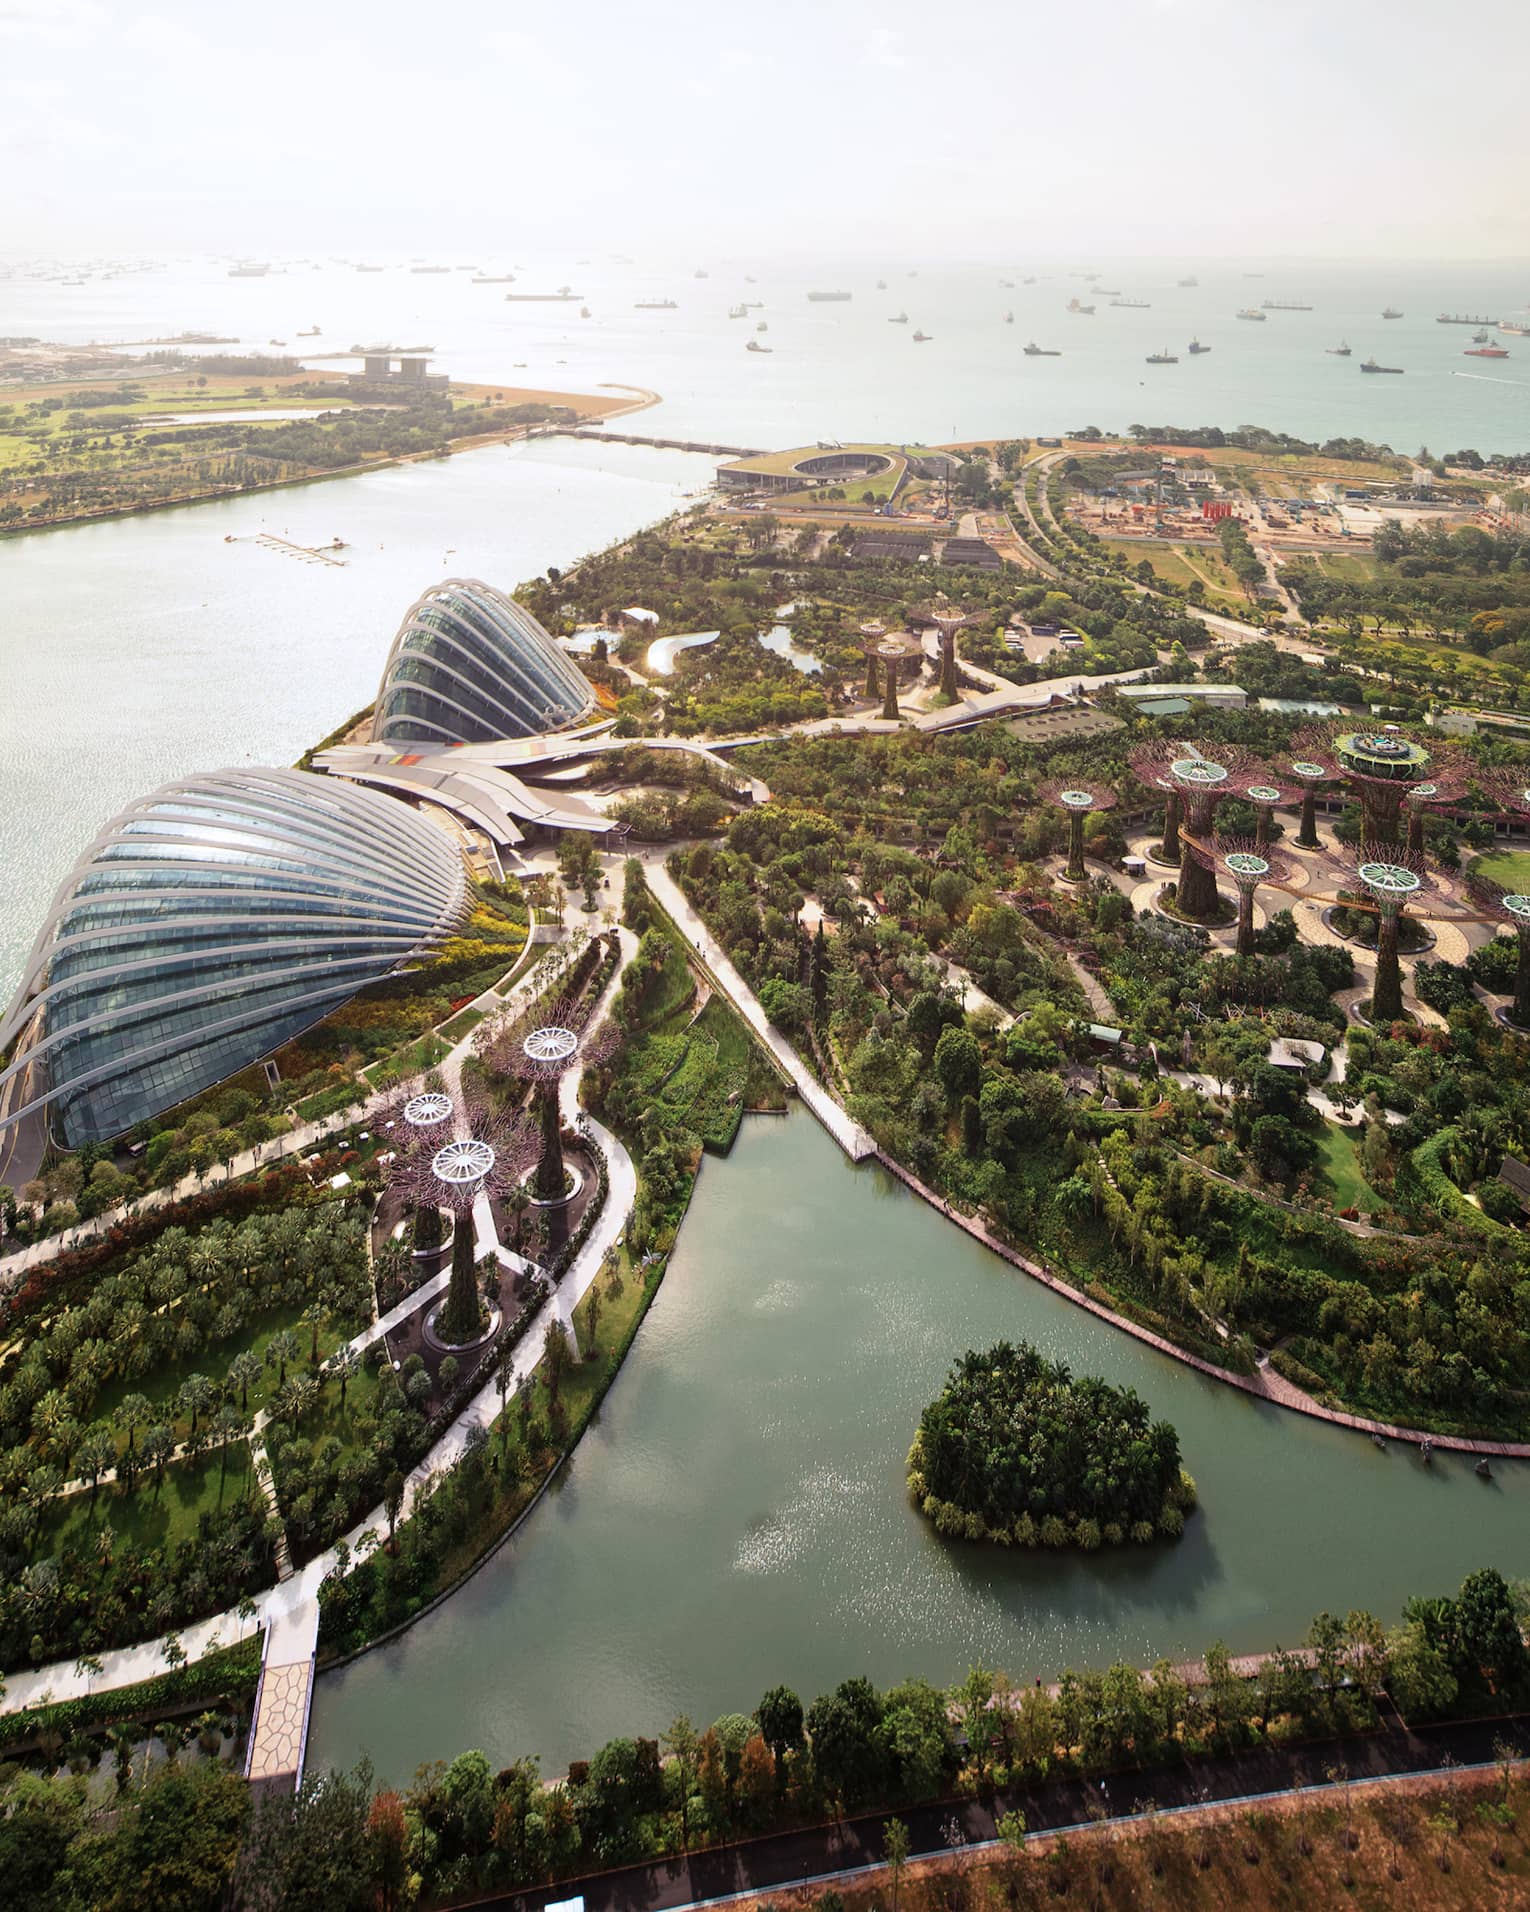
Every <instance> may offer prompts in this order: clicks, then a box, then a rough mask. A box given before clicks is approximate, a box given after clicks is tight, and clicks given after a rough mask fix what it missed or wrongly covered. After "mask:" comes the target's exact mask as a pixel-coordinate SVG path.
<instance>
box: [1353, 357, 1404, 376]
mask: <svg viewBox="0 0 1530 1912" xmlns="http://www.w3.org/2000/svg"><path fill="white" fill-rule="evenodd" d="M1402 369H1403V368H1402V367H1401V366H1400V365H1378V364H1377V363H1376V361H1375V359H1373V358H1368V359H1362V360H1361V362H1360V370H1361V371H1362V372H1398V373H1400V372H1401V371H1402Z"/></svg>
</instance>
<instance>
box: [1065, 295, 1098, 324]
mask: <svg viewBox="0 0 1530 1912" xmlns="http://www.w3.org/2000/svg"><path fill="white" fill-rule="evenodd" d="M1068 310H1069V311H1070V312H1077V313H1078V315H1079V316H1080V318H1085V319H1092V318H1093V317H1094V307H1093V306H1092V305H1080V304H1079V302H1078V300H1077V299H1069V301H1068Z"/></svg>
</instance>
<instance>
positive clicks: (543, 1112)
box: [481, 997, 618, 1203]
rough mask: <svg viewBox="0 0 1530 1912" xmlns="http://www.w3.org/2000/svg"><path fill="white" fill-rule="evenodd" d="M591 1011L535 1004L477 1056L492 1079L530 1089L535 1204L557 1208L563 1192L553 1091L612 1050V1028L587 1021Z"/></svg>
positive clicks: (568, 1004)
mask: <svg viewBox="0 0 1530 1912" xmlns="http://www.w3.org/2000/svg"><path fill="white" fill-rule="evenodd" d="M594 1008H595V1004H594V1003H593V1001H589V1000H586V999H584V998H572V997H570V998H565V999H564V1000H563V1001H561V1002H556V1003H552V1004H546V1003H541V1004H536V1005H534V1006H533V1007H532V1008H530V1009H528V1010H526V1011H525V1013H524V1014H522V1015H520V1016H518V1017H516V1018H515V1020H514V1021H513V1022H511V1023H509V1024H508V1025H507V1026H505V1027H502V1028H497V1029H495V1030H493V1031H492V1032H491V1033H490V1035H489V1037H488V1040H487V1041H486V1042H485V1043H484V1045H483V1048H482V1051H481V1053H482V1055H483V1058H484V1061H485V1062H486V1063H487V1065H488V1067H489V1068H490V1069H491V1070H492V1071H493V1072H494V1073H495V1074H496V1075H501V1076H511V1077H513V1078H515V1079H516V1080H518V1081H521V1082H525V1083H527V1084H529V1085H530V1086H531V1088H532V1091H533V1099H534V1101H535V1103H536V1106H537V1115H538V1119H539V1124H540V1130H541V1142H540V1147H539V1150H538V1155H537V1172H536V1179H535V1183H534V1187H535V1191H536V1199H537V1200H538V1201H539V1202H544V1203H554V1202H561V1201H563V1199H564V1197H565V1194H566V1192H567V1183H568V1175H567V1170H566V1168H565V1165H564V1161H563V1121H562V1115H561V1112H560V1109H559V1085H560V1084H561V1083H562V1080H563V1078H564V1077H565V1076H566V1075H568V1074H569V1072H570V1071H571V1070H573V1069H582V1068H592V1067H595V1066H598V1065H599V1064H600V1063H602V1062H604V1061H606V1059H607V1058H608V1057H609V1056H610V1055H611V1053H612V1051H613V1050H614V1049H615V1048H616V1046H617V1040H618V1038H617V1034H616V1031H615V1029H614V1028H613V1027H612V1025H611V1024H610V1023H609V1022H602V1023H600V1024H598V1025H597V1024H595V1023H594V1022H593V1021H592V1016H593V1013H594Z"/></svg>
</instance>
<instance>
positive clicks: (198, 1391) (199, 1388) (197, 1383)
mask: <svg viewBox="0 0 1530 1912" xmlns="http://www.w3.org/2000/svg"><path fill="white" fill-rule="evenodd" d="M218 1394H219V1390H218V1387H217V1385H216V1383H214V1382H212V1381H209V1380H208V1378H207V1376H206V1375H205V1374H188V1375H187V1376H186V1379H185V1380H184V1381H182V1383H181V1385H180V1387H179V1389H178V1390H177V1391H176V1396H175V1406H176V1411H177V1413H180V1414H184V1415H187V1416H188V1417H189V1419H190V1421H191V1428H190V1432H191V1434H192V1435H193V1436H194V1435H195V1434H196V1431H197V1423H198V1422H199V1421H200V1419H201V1417H202V1416H203V1415H204V1414H210V1413H211V1412H212V1410H213V1409H214V1408H215V1407H216V1406H217V1405H218Z"/></svg>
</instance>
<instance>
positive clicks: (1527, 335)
mask: <svg viewBox="0 0 1530 1912" xmlns="http://www.w3.org/2000/svg"><path fill="white" fill-rule="evenodd" d="M1498 329H1499V331H1500V332H1507V333H1508V334H1509V336H1510V337H1511V338H1515V339H1530V325H1521V324H1519V323H1518V321H1517V320H1515V319H1500V320H1499V321H1498Z"/></svg>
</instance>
